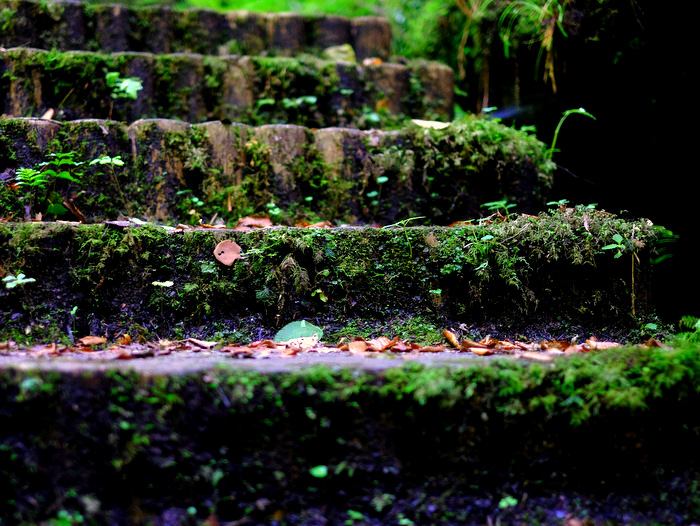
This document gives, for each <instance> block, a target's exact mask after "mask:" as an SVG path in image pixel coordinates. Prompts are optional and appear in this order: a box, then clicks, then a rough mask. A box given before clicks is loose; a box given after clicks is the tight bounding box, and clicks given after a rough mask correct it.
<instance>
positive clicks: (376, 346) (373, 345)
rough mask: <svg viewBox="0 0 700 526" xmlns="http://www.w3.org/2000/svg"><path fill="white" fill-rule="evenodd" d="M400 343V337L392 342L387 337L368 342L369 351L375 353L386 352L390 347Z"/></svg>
mask: <svg viewBox="0 0 700 526" xmlns="http://www.w3.org/2000/svg"><path fill="white" fill-rule="evenodd" d="M398 341H399V338H398V336H397V337H394V339H393V340H390V339H389V338H387V337H386V336H380V337H379V338H373V339H371V340H369V341H368V342H367V346H368V350H370V351H374V352H381V351H386V350H387V349H388V348H389V347H391V346H392V345H394V344H395V343H396V342H398Z"/></svg>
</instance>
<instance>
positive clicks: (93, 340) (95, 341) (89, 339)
mask: <svg viewBox="0 0 700 526" xmlns="http://www.w3.org/2000/svg"><path fill="white" fill-rule="evenodd" d="M78 342H80V344H81V345H84V346H86V347H87V346H90V345H101V344H103V343H107V338H103V337H102V336H83V337H82V338H80V339H79V340H78Z"/></svg>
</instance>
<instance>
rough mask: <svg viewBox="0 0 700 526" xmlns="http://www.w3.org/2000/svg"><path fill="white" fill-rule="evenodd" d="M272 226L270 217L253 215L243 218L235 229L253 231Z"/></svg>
mask: <svg viewBox="0 0 700 526" xmlns="http://www.w3.org/2000/svg"><path fill="white" fill-rule="evenodd" d="M271 226H272V221H270V216H266V215H251V216H246V217H241V218H240V219H239V220H238V222H237V223H236V226H235V227H233V229H234V230H243V231H245V230H253V229H256V228H268V227H271Z"/></svg>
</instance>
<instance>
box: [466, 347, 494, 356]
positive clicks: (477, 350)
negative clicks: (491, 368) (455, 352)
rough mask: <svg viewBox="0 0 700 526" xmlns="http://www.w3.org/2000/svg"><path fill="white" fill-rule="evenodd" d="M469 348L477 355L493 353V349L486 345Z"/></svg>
mask: <svg viewBox="0 0 700 526" xmlns="http://www.w3.org/2000/svg"><path fill="white" fill-rule="evenodd" d="M469 350H470V351H471V352H473V353H474V354H478V355H479V356H488V355H490V354H493V349H489V348H488V347H471V348H470V349H469Z"/></svg>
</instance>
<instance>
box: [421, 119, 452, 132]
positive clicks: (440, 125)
mask: <svg viewBox="0 0 700 526" xmlns="http://www.w3.org/2000/svg"><path fill="white" fill-rule="evenodd" d="M411 122H412V123H413V124H415V125H416V126H420V127H421V128H431V129H433V130H443V129H445V128H447V127H448V126H449V125H450V123H449V122H439V121H424V120H422V119H411Z"/></svg>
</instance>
